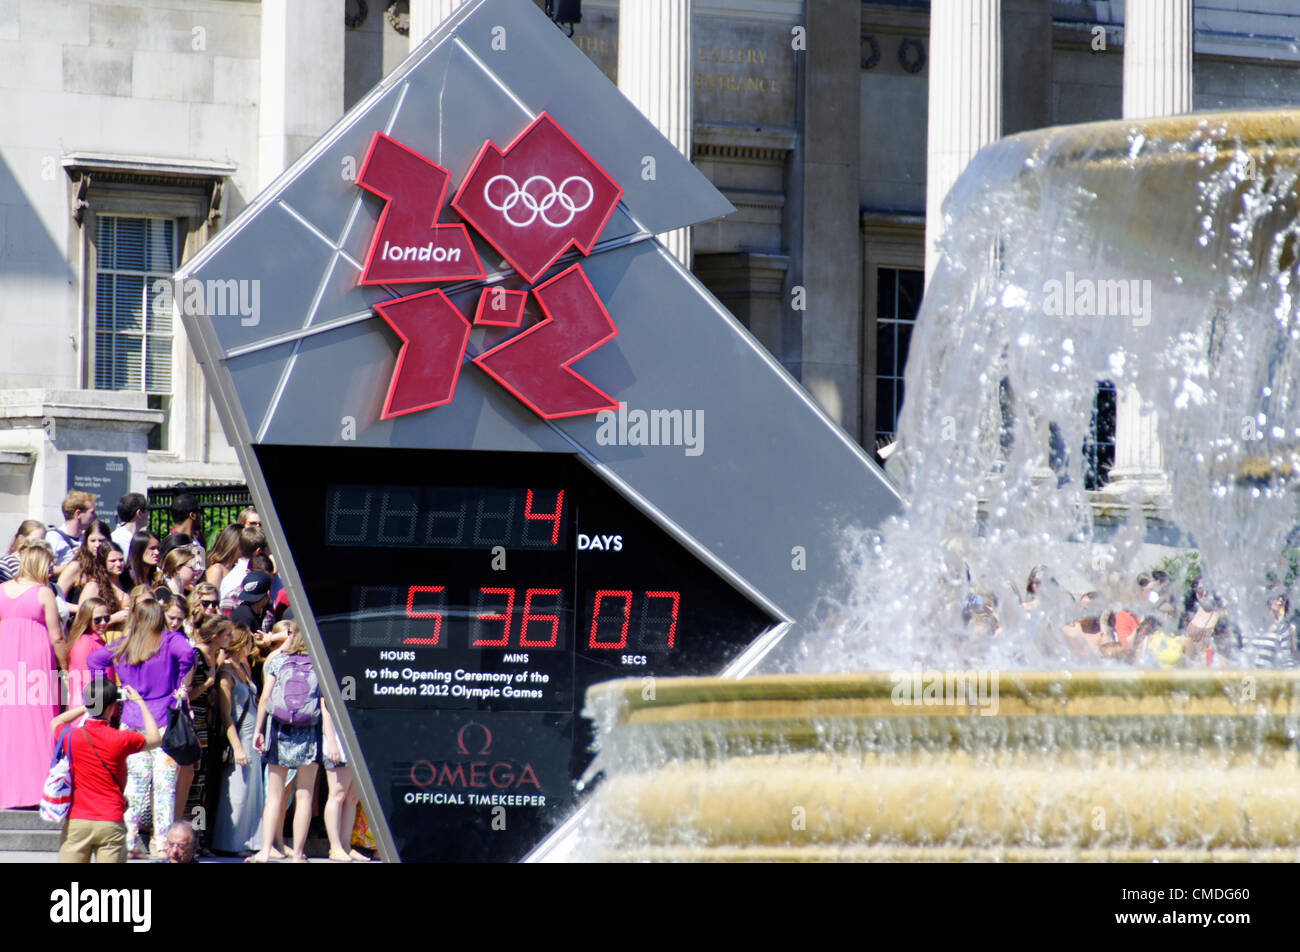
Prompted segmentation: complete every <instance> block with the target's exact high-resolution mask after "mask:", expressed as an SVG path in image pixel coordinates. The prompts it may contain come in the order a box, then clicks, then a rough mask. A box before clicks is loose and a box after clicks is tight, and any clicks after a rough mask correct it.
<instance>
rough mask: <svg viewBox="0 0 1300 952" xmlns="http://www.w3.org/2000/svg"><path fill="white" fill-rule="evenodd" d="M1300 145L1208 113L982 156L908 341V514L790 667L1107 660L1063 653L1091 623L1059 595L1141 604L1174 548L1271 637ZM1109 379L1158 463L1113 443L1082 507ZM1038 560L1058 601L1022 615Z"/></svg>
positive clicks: (1291, 131)
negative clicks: (1104, 470)
mask: <svg viewBox="0 0 1300 952" xmlns="http://www.w3.org/2000/svg"><path fill="white" fill-rule="evenodd" d="M1298 139H1300V114H1296V113H1256V114H1251V113H1245V114H1235V115H1231V116H1229V115H1199V116H1190V117H1182V118H1180V119H1170V120H1155V121H1147V122H1143V123H1142V124H1141V127H1140V129H1139V127H1138V126H1135V125H1131V124H1126V123H1122V122H1109V123H1096V124H1091V125H1084V126H1073V127H1064V128H1058V129H1048V130H1042V131H1039V132H1033V133H1026V134H1023V135H1019V136H1015V137H1012V138H1008V139H1005V140H1002V141H1000V142H998V143H995V144H993V145H991V146H989V147H987V148H985V149H984V150H982V151H981V152H980V153H979V154H978V155H977V156H976V157H975V159H974V160H973V161H972V162H971V163H970V166H969V168H968V169H967V170H966V172H965V173H964V174H963V175H962V176H961V178H960V179H959V180H958V182H957V183H956V185H955V186H954V188H953V190H952V192H951V193H950V195H949V197H948V199H947V202H946V204H945V207H944V235H943V238H942V241H941V246H940V251H941V255H942V261H941V263H940V266H939V267H938V269H937V270H936V272H935V274H934V276H933V278H932V280H931V282H930V285H929V287H928V289H927V291H926V294H925V299H924V302H923V305H922V308H921V312H920V315H919V317H918V320H917V324H916V329H915V332H914V334H913V337H912V341H911V348H910V355H909V359H908V366H907V376H906V402H905V404H904V406H903V409H902V414H901V418H900V421H899V433H900V437H899V443H898V445H897V447H896V451H895V453H894V456H893V458H891V460H890V470H891V472H892V473H894V474H895V475H896V476H897V477H898V478H899V481H900V483H901V486H902V489H903V493H904V496H905V498H907V499H908V500H910V503H909V506H908V508H907V509H906V511H905V512H904V513H903V514H902V515H901V516H899V517H897V518H895V519H893V520H892V521H891V522H890V523H889V524H888V525H887V526H885V527H884V529H883V531H882V532H880V533H878V534H877V533H869V534H863V535H861V536H860V537H858V538H856V539H854V540H851V542H850V545H849V552H848V555H847V559H848V560H849V562H850V564H851V565H852V566H853V569H852V571H853V572H854V573H855V574H856V577H857V578H858V579H860V584H859V585H858V586H857V591H856V592H855V593H854V594H853V595H852V596H850V597H849V598H848V599H846V600H845V601H844V603H843V605H842V606H841V611H840V612H839V613H838V617H837V618H836V619H835V620H834V623H833V624H830V625H828V626H827V627H828V629H831V630H828V631H827V632H826V633H825V634H824V635H823V636H819V637H817V638H813V639H808V642H809V644H808V646H807V647H806V648H805V649H804V650H805V657H804V659H803V661H802V663H801V667H802V668H804V669H805V670H809V671H827V670H856V669H869V668H875V669H880V668H887V667H897V666H906V665H910V664H912V663H913V662H915V661H918V660H921V661H924V662H925V663H933V664H938V665H945V664H947V665H954V664H972V663H976V664H983V665H990V666H998V667H1044V666H1055V665H1060V664H1066V665H1069V666H1071V667H1090V666H1100V665H1103V664H1106V663H1108V662H1106V661H1105V660H1104V659H1103V658H1102V657H1101V656H1100V655H1098V654H1096V653H1092V654H1091V655H1090V654H1089V653H1087V652H1084V653H1082V654H1081V653H1080V652H1078V651H1077V650H1073V649H1072V648H1071V647H1070V646H1069V645H1068V644H1067V643H1066V639H1065V638H1063V637H1062V636H1061V634H1060V629H1061V626H1062V625H1064V624H1066V623H1068V622H1070V621H1071V620H1072V619H1075V618H1077V617H1079V616H1081V615H1086V614H1088V612H1087V611H1085V610H1084V609H1083V608H1082V607H1081V606H1078V605H1076V604H1075V603H1074V600H1073V598H1072V597H1071V595H1070V594H1068V593H1067V591H1066V589H1067V588H1068V589H1069V590H1070V591H1072V592H1073V593H1074V594H1076V595H1077V594H1080V593H1082V592H1086V591H1089V590H1096V591H1099V592H1101V593H1102V595H1103V598H1104V600H1105V603H1106V604H1107V606H1108V607H1123V606H1125V605H1132V603H1133V601H1134V600H1135V599H1136V597H1137V596H1136V593H1135V592H1134V590H1133V588H1132V584H1133V579H1134V578H1135V577H1136V576H1137V574H1138V573H1140V572H1142V571H1144V570H1149V569H1151V568H1152V567H1153V565H1152V562H1151V557H1152V556H1151V551H1152V550H1151V549H1150V547H1148V546H1146V545H1144V543H1146V542H1148V541H1150V540H1151V539H1152V538H1160V537H1163V538H1165V539H1170V538H1173V539H1177V540H1178V541H1180V543H1181V544H1182V545H1183V546H1184V547H1194V548H1195V549H1196V550H1197V551H1199V553H1200V564H1201V566H1202V570H1203V572H1204V574H1205V577H1206V578H1207V579H1208V580H1209V584H1210V585H1211V586H1212V587H1213V590H1214V592H1215V593H1216V594H1217V595H1218V597H1219V598H1221V599H1222V602H1223V606H1224V607H1225V608H1226V610H1227V613H1228V617H1229V618H1231V619H1232V621H1233V622H1234V624H1235V625H1236V626H1237V628H1238V630H1240V631H1241V632H1243V633H1246V634H1247V635H1248V634H1249V632H1250V631H1252V630H1254V629H1256V628H1261V627H1267V626H1268V625H1269V624H1270V619H1269V616H1268V614H1267V611H1266V608H1265V604H1266V601H1267V597H1266V596H1265V594H1264V593H1265V590H1266V589H1265V587H1266V585H1268V584H1269V583H1270V582H1282V581H1288V580H1289V579H1287V578H1286V577H1287V575H1288V566H1287V564H1286V556H1287V554H1288V552H1289V550H1290V548H1291V547H1292V546H1293V545H1295V544H1296V542H1295V535H1296V527H1297V524H1298V522H1300V520H1297V508H1296V499H1297V496H1296V494H1295V492H1294V488H1295V479H1296V475H1297V472H1296V471H1297V466H1298V465H1300V454H1298V453H1297V449H1298V448H1300V415H1297V399H1298V398H1300V393H1298V392H1297V388H1298V387H1300V348H1297V347H1293V346H1291V344H1292V341H1293V340H1294V339H1296V337H1297V335H1300V317H1298V315H1297V293H1298V292H1300V283H1298V277H1300V275H1298V272H1297V267H1298V264H1297V249H1298V248H1300V245H1298V243H1297V232H1300V220H1298V219H1297V199H1296V192H1295V187H1296V180H1297V176H1298V175H1300V169H1298V167H1297V163H1296V162H1295V159H1296V157H1297V148H1296V147H1297V140H1298ZM1101 381H1106V382H1108V384H1109V385H1113V387H1114V391H1115V393H1116V394H1117V395H1118V403H1119V411H1118V412H1119V415H1120V418H1121V420H1120V429H1121V430H1123V429H1124V428H1125V426H1126V422H1127V425H1130V426H1132V427H1134V428H1135V429H1136V430H1137V431H1138V432H1139V435H1140V434H1141V432H1142V430H1143V429H1144V428H1145V429H1146V430H1147V432H1148V433H1149V434H1150V437H1152V438H1151V439H1148V440H1147V442H1149V443H1152V444H1154V443H1155V438H1158V450H1157V451H1156V459H1154V460H1152V461H1150V462H1149V463H1148V464H1147V465H1146V466H1145V467H1144V466H1142V465H1141V463H1142V461H1141V460H1136V459H1132V458H1128V457H1127V456H1126V449H1125V445H1124V441H1123V440H1121V446H1120V450H1119V453H1120V458H1119V459H1117V460H1116V461H1115V466H1114V469H1113V470H1112V471H1111V482H1110V484H1109V485H1107V486H1106V487H1105V488H1104V489H1103V490H1102V491H1101V492H1092V491H1089V489H1088V488H1086V487H1087V485H1088V483H1089V479H1090V476H1091V474H1090V473H1089V471H1088V469H1089V465H1090V462H1091V456H1090V454H1089V453H1088V452H1086V448H1087V444H1088V441H1089V439H1090V432H1089V427H1090V420H1091V419H1092V417H1093V414H1094V406H1095V405H1094V400H1095V399H1097V396H1096V395H1097V392H1098V384H1099V382H1101ZM1143 470H1145V472H1144V471H1143ZM1161 534H1163V536H1162V535H1161ZM1040 564H1041V565H1046V566H1048V567H1049V569H1050V572H1051V573H1054V574H1055V575H1057V576H1058V577H1059V578H1060V579H1061V581H1062V583H1063V584H1062V586H1061V587H1055V586H1052V585H1050V584H1048V585H1047V586H1045V588H1044V590H1043V591H1041V592H1040V594H1039V597H1038V599H1037V600H1036V601H1035V602H1032V603H1030V604H1029V605H1027V606H1025V605H1022V604H1021V602H1022V600H1023V599H1024V597H1025V594H1024V593H1025V579H1026V576H1027V575H1028V572H1029V570H1030V568H1031V567H1033V566H1035V565H1040ZM1067 580H1068V581H1067ZM1179 595H1180V596H1181V593H1179ZM994 604H996V608H994V607H993V606H994ZM963 608H965V609H966V610H967V622H969V620H970V617H971V615H972V612H971V609H972V608H974V609H975V611H974V613H973V614H974V616H975V617H976V619H977V622H978V620H979V619H981V618H983V619H986V620H988V621H989V624H988V625H987V626H985V628H983V629H981V628H980V626H979V625H978V624H976V625H974V626H970V625H968V624H964V623H963V617H962V615H963ZM1176 608H1177V611H1178V612H1180V613H1181V611H1182V608H1183V605H1182V599H1181V597H1179V598H1178V600H1177V606H1176ZM986 609H989V610H991V611H986ZM1137 610H1139V609H1138V608H1137V607H1135V611H1137ZM1140 610H1141V611H1144V612H1146V613H1148V614H1149V613H1150V611H1151V608H1150V607H1149V606H1145V607H1142V608H1141V609H1140ZM855 619H856V620H858V621H854V620H855ZM862 620H868V621H862ZM1176 625H1177V621H1176V620H1174V621H1173V622H1172V623H1171V624H1170V625H1169V626H1168V627H1169V628H1170V630H1171V631H1173V630H1174V628H1176ZM993 626H998V627H999V628H1000V630H999V631H998V632H997V634H996V635H994V634H992V633H991V631H990V630H989V629H991V628H992V627H993ZM1243 659H1244V660H1245V661H1248V660H1249V659H1248V658H1247V657H1245V656H1241V655H1239V656H1237V657H1235V658H1234V657H1233V656H1232V653H1231V652H1228V653H1227V654H1224V653H1223V652H1220V655H1219V657H1217V658H1215V659H1214V663H1215V664H1216V665H1220V664H1242V663H1243Z"/></svg>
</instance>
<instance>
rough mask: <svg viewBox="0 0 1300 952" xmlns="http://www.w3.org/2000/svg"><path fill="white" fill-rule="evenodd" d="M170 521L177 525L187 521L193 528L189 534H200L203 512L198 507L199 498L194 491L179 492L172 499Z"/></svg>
mask: <svg viewBox="0 0 1300 952" xmlns="http://www.w3.org/2000/svg"><path fill="white" fill-rule="evenodd" d="M172 521H173V523H174V524H175V525H178V526H179V525H184V524H185V523H186V522H187V521H188V522H189V524H190V527H191V528H192V529H193V530H194V531H193V532H192V533H190V534H191V535H201V534H202V532H203V513H202V511H201V510H200V509H199V500H198V497H197V496H195V495H194V493H181V494H180V495H179V496H177V497H176V498H175V499H173V500H172Z"/></svg>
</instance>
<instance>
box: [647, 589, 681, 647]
mask: <svg viewBox="0 0 1300 952" xmlns="http://www.w3.org/2000/svg"><path fill="white" fill-rule="evenodd" d="M645 597H646V604H647V607H648V606H649V602H650V599H652V598H671V599H672V600H673V620H672V621H671V622H670V623H669V625H668V647H669V648H671V647H672V646H673V638H675V637H676V636H677V609H678V607H679V606H680V604H681V593H680V592H646V593H645ZM643 617H644V616H643Z"/></svg>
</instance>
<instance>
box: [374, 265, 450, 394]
mask: <svg viewBox="0 0 1300 952" xmlns="http://www.w3.org/2000/svg"><path fill="white" fill-rule="evenodd" d="M375 310H376V311H378V312H379V316H380V317H382V318H383V319H384V320H385V321H387V322H388V326H389V327H391V328H392V329H393V330H394V331H395V332H396V333H397V336H398V337H400V338H401V339H402V349H401V350H400V351H398V353H397V365H396V366H395V367H393V379H392V380H391V381H390V382H389V384H388V396H387V397H385V399H384V409H383V412H382V413H381V414H380V417H381V418H382V419H385V420H387V419H390V418H392V417H395V416H401V415H402V414H403V413H414V412H415V411H416V410H427V409H428V408H429V407H437V406H441V405H442V404H444V403H450V402H451V397H452V394H453V393H455V392H456V381H457V379H459V377H460V367H461V361H463V360H464V359H465V348H466V347H467V346H468V344H469V332H470V323H469V321H467V320H465V317H464V315H462V314H461V313H460V311H458V310H456V306H455V305H454V304H452V303H451V301H449V300H448V299H447V295H445V294H443V293H442V292H441V291H437V290H435V291H422V292H420V293H419V294H411V295H408V296H406V297H401V298H396V299H395V300H392V301H385V302H384V303H383V304H376V305H375Z"/></svg>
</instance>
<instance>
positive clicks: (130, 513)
mask: <svg viewBox="0 0 1300 952" xmlns="http://www.w3.org/2000/svg"><path fill="white" fill-rule="evenodd" d="M117 522H118V525H121V524H123V523H126V522H129V523H131V524H132V525H135V526H144V525H148V523H149V500H148V499H146V498H145V497H144V494H143V493H127V494H126V495H125V496H123V497H122V498H121V499H119V500H118V501H117Z"/></svg>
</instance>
